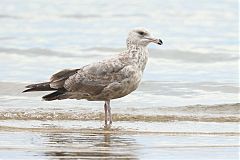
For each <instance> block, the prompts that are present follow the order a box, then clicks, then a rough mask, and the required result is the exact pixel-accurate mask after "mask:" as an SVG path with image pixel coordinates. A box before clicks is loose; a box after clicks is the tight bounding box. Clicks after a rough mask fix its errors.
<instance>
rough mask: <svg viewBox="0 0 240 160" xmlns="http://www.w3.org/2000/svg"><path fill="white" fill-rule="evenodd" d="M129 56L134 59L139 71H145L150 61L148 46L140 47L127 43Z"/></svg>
mask: <svg viewBox="0 0 240 160" xmlns="http://www.w3.org/2000/svg"><path fill="white" fill-rule="evenodd" d="M127 54H128V55H129V57H130V58H131V59H132V61H133V63H135V64H136V65H137V66H138V67H139V69H141V70H142V71H143V70H144V69H145V66H146V63H147V60H148V49H147V46H143V45H138V44H135V43H131V41H127Z"/></svg>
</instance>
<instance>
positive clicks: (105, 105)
mask: <svg viewBox="0 0 240 160" xmlns="http://www.w3.org/2000/svg"><path fill="white" fill-rule="evenodd" d="M107 110H108V106H107V101H105V104H104V111H105V127H106V126H107V120H108V117H107Z"/></svg>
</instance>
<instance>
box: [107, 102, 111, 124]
mask: <svg viewBox="0 0 240 160" xmlns="http://www.w3.org/2000/svg"><path fill="white" fill-rule="evenodd" d="M107 107H108V108H107V109H108V117H109V124H110V125H111V124H112V113H111V106H110V101H107Z"/></svg>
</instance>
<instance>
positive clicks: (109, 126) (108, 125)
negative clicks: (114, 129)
mask: <svg viewBox="0 0 240 160" xmlns="http://www.w3.org/2000/svg"><path fill="white" fill-rule="evenodd" d="M111 126H112V124H105V125H104V129H105V130H108V129H110V128H111Z"/></svg>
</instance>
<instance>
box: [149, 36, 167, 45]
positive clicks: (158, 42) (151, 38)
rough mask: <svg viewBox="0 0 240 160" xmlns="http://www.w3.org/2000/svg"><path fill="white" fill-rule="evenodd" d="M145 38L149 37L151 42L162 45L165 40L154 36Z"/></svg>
mask: <svg viewBox="0 0 240 160" xmlns="http://www.w3.org/2000/svg"><path fill="white" fill-rule="evenodd" d="M145 39H148V40H149V41H150V42H153V43H156V44H159V45H162V44H163V42H162V40H161V39H157V38H153V37H145Z"/></svg>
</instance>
